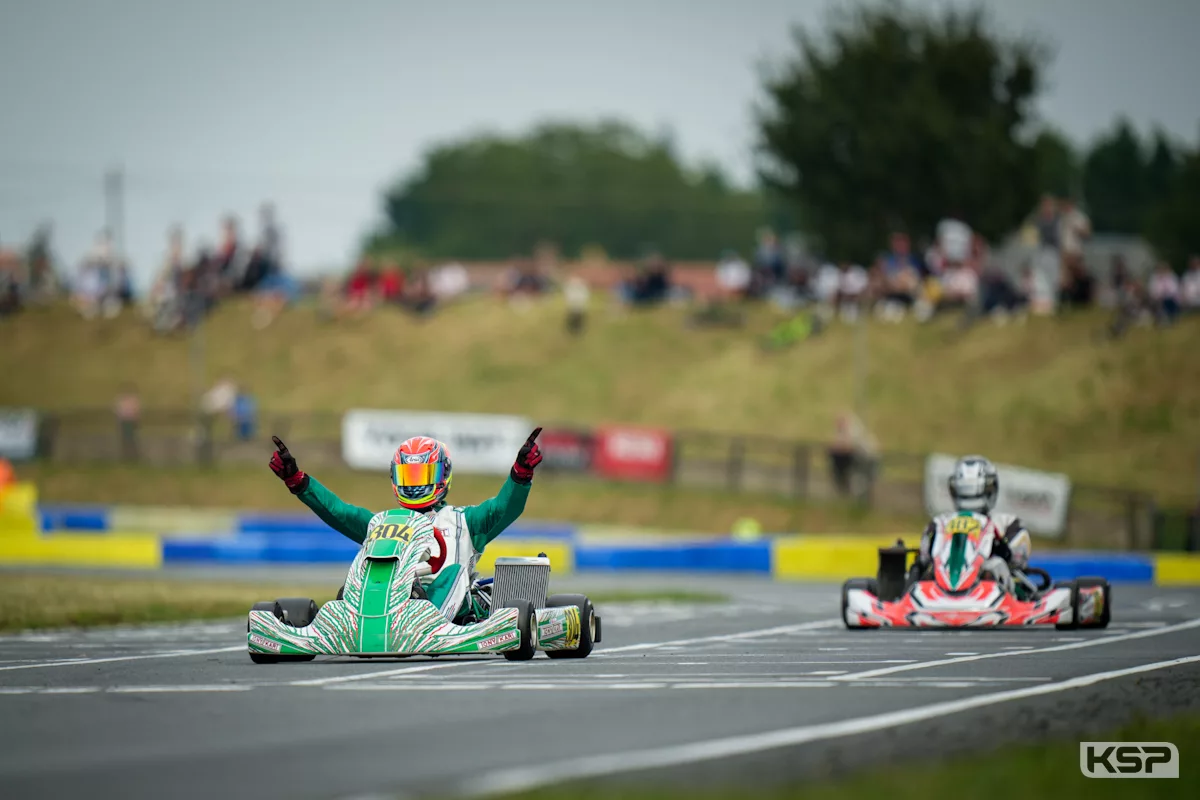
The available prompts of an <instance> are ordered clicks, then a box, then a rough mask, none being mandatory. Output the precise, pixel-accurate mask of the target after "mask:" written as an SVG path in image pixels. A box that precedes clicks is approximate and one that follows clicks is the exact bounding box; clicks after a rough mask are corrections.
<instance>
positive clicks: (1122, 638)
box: [837, 619, 1200, 681]
mask: <svg viewBox="0 0 1200 800" xmlns="http://www.w3.org/2000/svg"><path fill="white" fill-rule="evenodd" d="M1196 627H1200V619H1192V620H1188V621H1187V622H1180V623H1178V624H1176V625H1168V626H1167V627H1165V628H1154V629H1152V630H1145V631H1138V632H1136V633H1123V634H1120V635H1118V636H1105V637H1103V638H1099V639H1085V640H1084V641H1081V642H1074V643H1072V644H1060V645H1055V646H1053V647H1038V648H1036V649H1034V650H1001V651H999V652H992V653H980V654H979V655H974V656H959V657H958V658H942V659H938V660H937V661H918V662H916V663H915V664H902V665H900V666H897V667H881V668H879V669H869V670H865V671H863V672H854V673H851V674H850V675H843V676H842V677H840V678H837V680H839V681H857V680H862V679H863V678H875V677H878V676H880V675H891V674H892V673H895V672H907V671H909V670H914V669H929V668H930V667H944V666H946V665H947V664H963V663H966V662H968V661H983V660H985V659H989V658H1009V657H1011V656H1026V655H1033V654H1034V653H1058V652H1062V651H1064V650H1079V649H1082V648H1084V647H1099V646H1101V645H1106V644H1112V643H1113V642H1127V641H1131V640H1133V639H1145V638H1147V637H1150V636H1162V635H1163V634H1165V633H1175V632H1176V631H1184V630H1189V629H1191V628H1196Z"/></svg>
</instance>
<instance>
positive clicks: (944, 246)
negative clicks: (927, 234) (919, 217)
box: [936, 214, 974, 270]
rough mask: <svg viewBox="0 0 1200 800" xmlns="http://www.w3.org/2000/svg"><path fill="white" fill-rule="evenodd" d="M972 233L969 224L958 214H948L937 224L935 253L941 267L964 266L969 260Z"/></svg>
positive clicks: (972, 240) (972, 238)
mask: <svg viewBox="0 0 1200 800" xmlns="http://www.w3.org/2000/svg"><path fill="white" fill-rule="evenodd" d="M973 242H974V234H972V232H971V226H970V225H968V224H967V223H965V222H963V221H962V218H961V215H960V214H950V215H949V216H947V217H945V218H944V219H943V220H942V221H941V222H939V223H938V224H937V245H936V246H937V255H938V257H939V258H940V260H941V265H940V266H941V269H943V270H950V269H957V268H959V267H963V266H966V264H967V262H969V261H970V260H971V246H972V244H973Z"/></svg>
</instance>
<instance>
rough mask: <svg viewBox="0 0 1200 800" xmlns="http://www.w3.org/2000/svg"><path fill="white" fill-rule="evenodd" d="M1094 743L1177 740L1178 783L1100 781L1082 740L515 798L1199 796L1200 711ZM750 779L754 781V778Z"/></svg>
mask: <svg viewBox="0 0 1200 800" xmlns="http://www.w3.org/2000/svg"><path fill="white" fill-rule="evenodd" d="M1088 740H1089V741H1100V740H1104V741H1126V742H1172V743H1174V744H1175V746H1176V747H1178V748H1179V754H1180V772H1179V779H1178V780H1138V781H1132V782H1130V781H1123V780H1095V779H1091V778H1086V777H1084V776H1083V775H1082V774H1081V773H1080V771H1079V742H1078V740H1077V739H1072V740H1070V741H1062V742H1054V743H1051V744H1032V745H1025V746H1011V747H1005V748H1002V749H1000V750H998V751H996V752H994V753H982V754H978V755H972V756H965V757H958V758H954V759H951V760H944V761H939V760H938V759H937V757H936V755H935V754H930V758H929V760H922V761H921V762H920V763H916V764H913V765H911V766H904V767H892V768H887V769H876V770H865V771H863V772H860V773H857V774H855V775H852V776H848V777H846V778H842V779H836V780H826V781H813V782H809V783H801V784H794V785H790V786H783V787H776V788H762V789H760V788H755V789H754V790H753V791H752V792H748V791H747V788H748V785H742V786H738V787H734V788H730V789H725V790H705V789H700V790H696V789H688V790H686V791H685V790H681V789H667V788H662V789H654V788H640V789H638V788H630V786H629V785H622V786H619V787H614V786H612V785H607V786H606V785H605V784H603V783H596V782H587V783H579V784H567V785H563V786H561V787H554V788H550V789H544V790H539V791H534V792H528V793H522V794H519V795H506V797H510V798H512V800H610V798H621V800H733V799H734V798H738V800H740V799H741V798H743V797H748V796H753V797H754V798H755V799H756V800H799V799H800V798H803V799H804V800H879V799H880V798H887V799H888V800H942V798H946V799H947V800H958V799H959V798H971V800H1012V798H1013V797H1033V798H1050V797H1057V798H1081V797H1086V798H1089V800H1108V799H1109V798H1112V800H1125V799H1126V798H1130V797H1138V798H1160V799H1161V800H1183V799H1184V798H1189V799H1190V798H1194V797H1195V796H1196V786H1197V781H1200V768H1198V767H1197V763H1196V757H1197V755H1200V716H1196V715H1186V716H1180V717H1176V718H1173V719H1167V720H1142V721H1138V722H1134V723H1132V724H1130V725H1127V726H1125V727H1123V728H1121V729H1120V730H1117V731H1113V732H1111V733H1110V734H1107V735H1103V736H1101V735H1095V736H1089V737H1088ZM750 783H753V781H752V780H751V781H750Z"/></svg>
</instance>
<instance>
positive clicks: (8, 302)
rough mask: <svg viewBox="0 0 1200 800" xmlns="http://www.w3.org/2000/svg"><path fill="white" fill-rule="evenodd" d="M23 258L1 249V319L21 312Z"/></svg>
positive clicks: (14, 252) (12, 251) (11, 251)
mask: <svg viewBox="0 0 1200 800" xmlns="http://www.w3.org/2000/svg"><path fill="white" fill-rule="evenodd" d="M21 283H22V281H21V257H20V256H19V255H18V254H17V253H16V251H14V250H6V249H5V248H3V247H0V317H7V316H11V315H13V314H16V313H17V312H18V311H20V310H21Z"/></svg>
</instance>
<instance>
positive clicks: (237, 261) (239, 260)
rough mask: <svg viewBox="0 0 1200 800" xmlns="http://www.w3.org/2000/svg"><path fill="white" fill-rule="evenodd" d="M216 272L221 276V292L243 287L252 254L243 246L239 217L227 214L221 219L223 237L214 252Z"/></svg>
mask: <svg viewBox="0 0 1200 800" xmlns="http://www.w3.org/2000/svg"><path fill="white" fill-rule="evenodd" d="M213 260H214V262H215V269H216V273H217V275H218V276H219V278H220V280H219V282H218V283H219V290H218V291H219V294H222V295H223V294H225V293H226V292H228V291H231V290H234V289H243V288H245V286H244V285H243V281H244V280H245V277H246V268H247V266H248V265H249V262H250V256H249V254H248V253H247V252H246V251H245V249H244V248H243V247H242V243H241V239H240V237H239V234H238V221H237V217H235V216H233V215H229V216H226V217H225V218H224V219H222V220H221V239H220V242H219V243H218V244H217V250H216V252H215V253H214V254H213Z"/></svg>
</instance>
